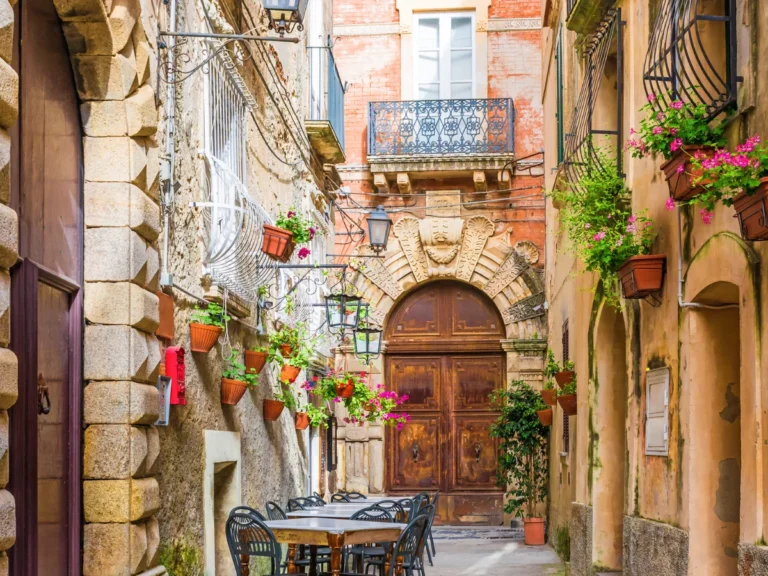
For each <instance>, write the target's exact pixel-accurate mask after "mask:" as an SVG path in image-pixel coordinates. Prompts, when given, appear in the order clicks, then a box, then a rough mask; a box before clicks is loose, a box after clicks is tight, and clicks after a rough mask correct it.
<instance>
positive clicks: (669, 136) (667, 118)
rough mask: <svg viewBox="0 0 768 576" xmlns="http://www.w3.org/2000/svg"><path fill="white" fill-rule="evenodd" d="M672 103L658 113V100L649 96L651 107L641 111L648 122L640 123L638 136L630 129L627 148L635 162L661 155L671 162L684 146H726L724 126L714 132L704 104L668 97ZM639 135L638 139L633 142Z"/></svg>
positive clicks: (647, 106)
mask: <svg viewBox="0 0 768 576" xmlns="http://www.w3.org/2000/svg"><path fill="white" fill-rule="evenodd" d="M666 96H667V97H666V98H665V101H666V102H669V104H667V105H666V106H665V107H664V108H663V109H662V110H658V106H657V102H658V97H657V95H655V94H651V95H649V96H648V103H647V104H645V105H644V106H643V107H642V108H640V111H641V112H644V113H645V118H643V119H642V120H641V121H640V130H639V131H638V132H635V130H634V129H633V128H630V130H629V134H630V139H629V141H628V142H627V144H626V148H627V150H630V151H631V153H632V156H633V157H635V158H642V157H643V156H646V155H648V154H653V155H656V154H661V155H662V156H663V157H664V158H665V159H666V160H669V159H670V158H671V157H672V156H673V155H674V154H675V153H676V152H678V151H679V150H681V149H682V148H683V146H685V145H694V146H713V147H715V146H723V145H724V144H725V140H724V138H723V128H722V125H718V126H716V127H714V128H712V127H711V126H710V123H709V121H708V119H707V118H708V116H709V113H708V112H707V107H706V106H705V105H704V104H693V103H689V102H683V101H682V100H680V99H678V98H675V97H674V95H673V94H672V93H667V95H666ZM635 135H637V137H636V138H631V137H632V136H635Z"/></svg>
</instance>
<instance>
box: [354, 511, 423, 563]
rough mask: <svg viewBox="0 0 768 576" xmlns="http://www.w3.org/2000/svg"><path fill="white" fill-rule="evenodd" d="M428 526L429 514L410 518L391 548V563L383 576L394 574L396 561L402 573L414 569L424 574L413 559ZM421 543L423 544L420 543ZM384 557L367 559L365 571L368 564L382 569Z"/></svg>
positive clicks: (416, 554)
mask: <svg viewBox="0 0 768 576" xmlns="http://www.w3.org/2000/svg"><path fill="white" fill-rule="evenodd" d="M428 527H429V514H419V515H418V516H416V517H415V518H414V519H412V520H411V521H410V522H409V523H408V526H406V528H405V530H403V532H402V533H401V534H400V538H398V539H397V543H396V544H395V546H394V549H393V550H392V564H391V565H390V567H389V572H388V574H386V575H384V576H395V573H396V571H397V565H398V563H399V564H400V566H402V568H403V573H405V574H408V575H411V574H413V571H414V570H416V571H418V572H420V573H421V574H422V576H424V568H423V566H422V567H421V568H419V567H418V566H421V564H420V563H418V562H417V561H416V560H415V559H416V558H417V557H418V554H419V545H420V544H421V543H422V542H423V541H424V540H425V539H426V538H425V537H426V531H427V528H428ZM422 545H423V544H422ZM384 561H385V560H384V558H377V559H373V560H371V561H369V562H368V563H367V565H366V568H365V570H366V573H368V567H369V566H376V567H378V568H379V569H380V571H383V567H384Z"/></svg>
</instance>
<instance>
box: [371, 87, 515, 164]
mask: <svg viewBox="0 0 768 576" xmlns="http://www.w3.org/2000/svg"><path fill="white" fill-rule="evenodd" d="M514 127H515V106H514V103H513V102H512V99H511V98H491V99H471V100H409V101H403V102H371V103H369V105H368V155H369V156H405V155H408V156H414V155H417V156H446V155H475V156H498V155H506V154H512V153H514V151H515V130H514Z"/></svg>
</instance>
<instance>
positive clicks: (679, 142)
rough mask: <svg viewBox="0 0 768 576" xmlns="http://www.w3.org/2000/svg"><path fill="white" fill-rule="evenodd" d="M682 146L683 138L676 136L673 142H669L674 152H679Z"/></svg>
mask: <svg viewBox="0 0 768 576" xmlns="http://www.w3.org/2000/svg"><path fill="white" fill-rule="evenodd" d="M682 147H683V139H682V138H675V139H674V140H672V142H670V143H669V149H670V150H671V151H672V152H677V151H678V150H680V148H682Z"/></svg>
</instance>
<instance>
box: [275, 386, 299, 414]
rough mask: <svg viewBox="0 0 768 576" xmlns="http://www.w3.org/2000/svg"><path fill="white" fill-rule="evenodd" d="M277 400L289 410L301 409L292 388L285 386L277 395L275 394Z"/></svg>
mask: <svg viewBox="0 0 768 576" xmlns="http://www.w3.org/2000/svg"><path fill="white" fill-rule="evenodd" d="M275 400H279V401H280V402H282V403H283V404H285V407H286V408H288V410H294V411H295V410H296V409H297V408H298V407H299V402H298V400H297V399H296V396H295V395H294V393H293V390H291V388H290V386H283V387H282V388H281V390H280V392H278V393H277V394H275Z"/></svg>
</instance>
